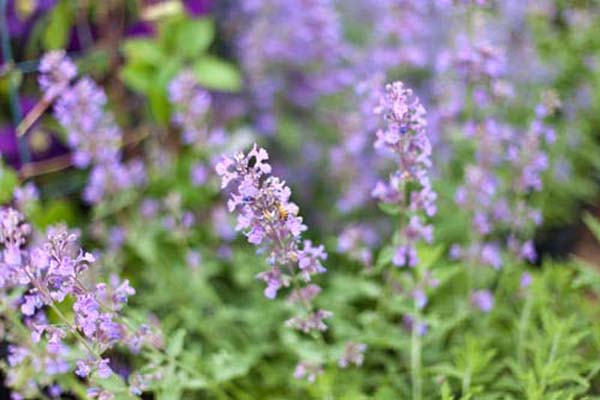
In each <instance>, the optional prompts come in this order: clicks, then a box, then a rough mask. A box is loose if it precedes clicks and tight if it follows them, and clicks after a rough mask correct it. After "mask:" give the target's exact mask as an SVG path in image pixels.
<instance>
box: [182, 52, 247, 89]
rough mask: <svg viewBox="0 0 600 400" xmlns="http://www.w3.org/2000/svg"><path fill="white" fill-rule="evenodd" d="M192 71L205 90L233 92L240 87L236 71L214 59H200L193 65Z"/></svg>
mask: <svg viewBox="0 0 600 400" xmlns="http://www.w3.org/2000/svg"><path fill="white" fill-rule="evenodd" d="M193 71H194V73H195V74H196V79H198V82H199V83H200V84H201V85H203V86H204V87H206V88H207V89H212V90H220V91H224V92H235V91H238V90H240V88H241V87H242V78H241V76H240V73H239V71H238V69H237V68H236V67H235V66H234V65H233V64H231V63H228V62H227V61H223V60H221V59H219V58H216V57H212V56H206V57H202V58H201V59H200V60H198V61H196V62H195V63H194V67H193Z"/></svg>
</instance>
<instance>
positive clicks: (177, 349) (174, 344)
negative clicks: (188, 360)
mask: <svg viewBox="0 0 600 400" xmlns="http://www.w3.org/2000/svg"><path fill="white" fill-rule="evenodd" d="M185 334H186V332H185V329H178V330H177V331H175V333H174V334H173V336H171V340H169V344H168V346H167V354H168V355H170V356H171V357H177V356H178V355H179V354H180V353H181V351H182V350H183V341H184V339H185Z"/></svg>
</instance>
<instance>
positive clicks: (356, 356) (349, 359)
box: [338, 342, 367, 368]
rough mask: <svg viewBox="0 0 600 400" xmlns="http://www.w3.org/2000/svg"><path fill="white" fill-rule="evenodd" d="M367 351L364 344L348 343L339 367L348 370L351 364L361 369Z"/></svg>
mask: <svg viewBox="0 0 600 400" xmlns="http://www.w3.org/2000/svg"><path fill="white" fill-rule="evenodd" d="M366 350H367V345H366V344H364V343H354V342H348V343H346V346H345V347H344V353H343V354H342V356H341V357H340V359H339V361H338V365H339V366H340V367H341V368H347V367H349V366H350V364H354V365H356V366H357V367H360V366H361V365H362V364H363V362H364V360H365V356H364V353H365V351H366Z"/></svg>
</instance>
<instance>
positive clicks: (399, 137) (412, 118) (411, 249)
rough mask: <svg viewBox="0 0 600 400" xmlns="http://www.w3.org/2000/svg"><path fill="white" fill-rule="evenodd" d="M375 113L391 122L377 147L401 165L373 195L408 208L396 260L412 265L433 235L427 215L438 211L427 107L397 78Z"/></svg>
mask: <svg viewBox="0 0 600 400" xmlns="http://www.w3.org/2000/svg"><path fill="white" fill-rule="evenodd" d="M375 113H376V114H378V115H383V116H384V117H385V121H386V123H387V124H386V126H385V128H384V129H381V130H379V131H378V132H377V141H376V143H375V147H376V148H377V149H379V150H381V151H385V152H386V153H390V154H393V155H394V156H395V157H396V160H397V168H398V169H397V170H396V171H394V173H393V174H391V175H390V177H389V180H388V181H387V182H383V181H380V182H378V183H377V185H376V186H375V188H374V189H373V195H374V196H375V197H377V198H378V199H380V200H381V201H384V202H387V203H396V204H399V205H400V206H402V207H403V208H404V209H405V210H406V212H407V215H408V216H409V223H408V225H406V226H405V227H404V231H403V235H402V243H400V244H399V245H398V247H397V249H396V253H395V255H394V258H393V262H394V264H395V265H396V266H404V265H409V266H411V267H412V266H415V265H416V264H417V263H418V257H417V252H416V247H415V245H416V243H417V242H418V241H419V240H425V241H427V242H431V241H432V239H433V228H432V227H431V226H429V225H426V224H425V222H424V217H425V216H428V217H431V216H433V215H434V214H435V213H436V206H435V200H436V198H437V195H436V193H435V192H434V191H433V189H432V188H431V183H430V180H429V172H428V170H429V168H430V167H431V161H430V159H429V157H430V155H431V144H430V142H429V138H428V137H427V134H426V129H425V128H426V121H425V119H424V117H425V109H424V108H423V106H422V105H421V103H420V102H419V100H418V99H416V98H414V97H413V93H412V90H410V89H406V88H404V85H403V84H402V82H395V83H393V84H389V85H387V86H386V91H385V95H383V96H382V98H381V101H380V103H379V106H378V107H377V108H376V109H375ZM413 185H414V186H415V189H413Z"/></svg>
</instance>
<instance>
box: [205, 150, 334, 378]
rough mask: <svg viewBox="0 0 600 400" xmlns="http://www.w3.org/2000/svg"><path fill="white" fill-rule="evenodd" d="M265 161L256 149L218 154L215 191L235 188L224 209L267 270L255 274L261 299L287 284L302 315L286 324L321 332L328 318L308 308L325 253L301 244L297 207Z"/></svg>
mask: <svg viewBox="0 0 600 400" xmlns="http://www.w3.org/2000/svg"><path fill="white" fill-rule="evenodd" d="M268 159H269V156H268V154H267V152H266V150H264V149H262V148H258V147H257V146H256V145H254V147H253V148H252V150H250V152H248V154H244V153H241V152H240V153H238V154H236V155H235V156H233V157H227V156H224V157H223V159H222V161H221V162H220V163H219V164H217V166H216V171H217V174H218V175H219V176H220V177H221V182H222V184H221V188H223V189H224V188H226V187H227V186H230V185H231V184H234V185H235V188H234V189H233V190H232V191H231V193H230V196H229V200H228V203H227V205H228V208H229V211H230V212H233V211H237V212H238V217H237V226H236V229H237V230H241V231H243V232H244V233H245V235H246V237H247V238H248V242H250V243H252V244H254V245H256V246H258V247H259V252H260V253H261V254H264V255H265V256H266V258H267V263H268V265H269V269H268V270H267V271H264V272H261V273H260V274H258V279H260V280H262V281H263V282H265V284H266V285H267V287H266V288H265V291H264V294H265V296H266V297H267V298H269V299H274V298H275V297H276V296H277V293H278V291H279V290H281V289H282V288H284V287H288V286H290V284H293V285H294V289H293V290H292V292H291V294H290V295H289V301H290V303H293V304H298V305H300V306H301V307H302V308H303V312H302V313H301V315H298V316H295V317H293V318H291V319H289V320H288V321H287V322H286V325H287V326H290V327H293V328H295V329H298V330H300V331H302V332H305V333H309V332H312V331H324V330H326V329H327V325H326V324H325V322H324V320H325V319H327V318H329V317H331V315H332V314H331V312H329V311H327V310H322V309H315V308H314V307H313V304H312V301H313V299H314V298H315V296H316V295H317V294H318V293H319V292H320V291H321V288H320V287H319V286H318V285H316V284H314V283H312V277H313V276H314V275H315V274H320V273H323V272H325V271H326V270H325V268H324V267H323V265H322V264H321V262H322V261H324V260H325V259H326V258H327V253H326V252H325V249H324V247H323V246H322V245H320V246H315V245H313V243H312V242H311V241H310V240H304V241H303V240H302V237H301V235H302V232H304V231H305V230H306V226H305V225H304V224H303V223H302V217H300V216H298V211H299V209H298V206H297V205H296V204H294V203H292V202H291V201H290V196H291V194H292V192H291V190H290V189H289V187H287V186H286V185H285V182H283V181H281V180H280V179H279V178H277V177H274V176H272V175H271V166H270V165H269V164H268V163H267V160H268ZM297 371H298V370H297ZM302 371H304V370H302ZM305 374H308V376H309V377H310V376H311V373H309V372H306V373H298V374H297V375H302V376H304V375H305ZM309 380H310V378H309Z"/></svg>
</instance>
